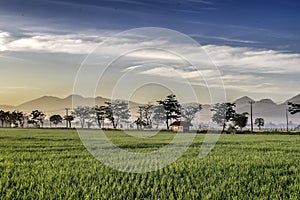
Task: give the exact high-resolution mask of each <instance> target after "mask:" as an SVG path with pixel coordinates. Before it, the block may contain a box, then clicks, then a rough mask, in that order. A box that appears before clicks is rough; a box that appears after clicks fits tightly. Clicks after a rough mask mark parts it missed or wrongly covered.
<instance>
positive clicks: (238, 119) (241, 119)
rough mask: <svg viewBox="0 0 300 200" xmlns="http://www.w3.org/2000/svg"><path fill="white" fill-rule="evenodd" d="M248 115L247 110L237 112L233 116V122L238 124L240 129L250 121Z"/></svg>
mask: <svg viewBox="0 0 300 200" xmlns="http://www.w3.org/2000/svg"><path fill="white" fill-rule="evenodd" d="M247 115H248V113H247V112H244V113H242V114H237V113H235V114H234V115H233V117H232V122H233V123H234V126H238V127H239V128H240V130H242V129H243V128H244V127H246V126H247V122H248V117H247Z"/></svg>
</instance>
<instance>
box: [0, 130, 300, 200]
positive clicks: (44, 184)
mask: <svg viewBox="0 0 300 200" xmlns="http://www.w3.org/2000/svg"><path fill="white" fill-rule="evenodd" d="M91 131H95V130H91ZM106 135H107V136H108V137H109V138H111V140H112V141H114V143H115V144H116V145H118V146H122V147H124V148H126V149H128V150H130V151H143V150H144V149H146V148H147V150H148V151H149V149H150V150H155V149H158V148H161V147H162V146H164V145H166V144H168V143H169V141H170V140H171V139H172V138H173V137H174V134H173V133H169V132H162V133H159V134H157V135H155V136H153V137H151V138H148V139H142V138H140V139H139V140H137V139H136V138H132V137H131V136H128V135H125V134H124V133H122V132H119V131H107V132H106ZM203 139H204V135H202V134H198V135H196V137H195V139H194V141H193V144H192V145H191V146H190V148H189V149H188V151H187V152H186V153H185V154H184V155H183V156H182V157H180V158H179V159H178V160H177V161H176V162H174V163H172V164H171V165H169V166H167V167H165V168H163V169H161V170H158V171H154V172H148V173H126V172H119V171H116V170H115V169H112V168H110V167H109V166H106V165H104V164H102V163H100V162H99V161H98V160H96V159H95V158H94V157H93V156H92V155H91V154H90V153H89V152H88V151H87V150H86V149H85V147H84V146H83V144H82V142H81V140H80V139H79V136H78V134H77V132H76V130H63V129H0V172H1V176H0V199H101V200H102V199H153V200H156V199H160V200H162V199H188V200H190V199H295V200H296V199H300V135H280V134H278V135H276V134H272V135H221V137H220V139H219V141H218V143H217V144H216V146H215V148H214V149H213V150H212V151H211V152H210V154H209V155H208V156H206V157H205V158H203V159H200V158H199V157H198V154H199V150H200V146H201V144H202V141H203Z"/></svg>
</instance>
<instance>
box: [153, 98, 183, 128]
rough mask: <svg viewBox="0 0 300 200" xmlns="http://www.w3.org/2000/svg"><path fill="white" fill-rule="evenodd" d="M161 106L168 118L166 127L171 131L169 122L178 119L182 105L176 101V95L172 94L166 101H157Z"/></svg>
mask: <svg viewBox="0 0 300 200" xmlns="http://www.w3.org/2000/svg"><path fill="white" fill-rule="evenodd" d="M157 102H158V104H159V105H161V106H163V108H164V110H165V116H166V125H167V129H168V130H169V129H170V127H169V120H172V119H178V118H179V117H180V115H181V112H180V110H181V105H180V104H179V102H178V101H177V99H176V95H174V94H170V95H168V96H167V97H166V98H165V99H164V100H160V101H157Z"/></svg>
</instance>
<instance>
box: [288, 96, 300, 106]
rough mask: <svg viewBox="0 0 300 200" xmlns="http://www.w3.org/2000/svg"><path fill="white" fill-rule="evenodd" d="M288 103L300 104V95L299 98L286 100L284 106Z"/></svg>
mask: <svg viewBox="0 0 300 200" xmlns="http://www.w3.org/2000/svg"><path fill="white" fill-rule="evenodd" d="M287 102H293V103H300V94H298V95H297V96H294V97H292V98H290V99H288V100H286V101H285V102H284V104H286V103H287Z"/></svg>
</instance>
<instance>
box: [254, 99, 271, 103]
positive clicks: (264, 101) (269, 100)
mask: <svg viewBox="0 0 300 200" xmlns="http://www.w3.org/2000/svg"><path fill="white" fill-rule="evenodd" d="M257 103H271V104H275V103H274V101H273V100H272V99H261V100H259V101H258V102H257Z"/></svg>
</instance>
